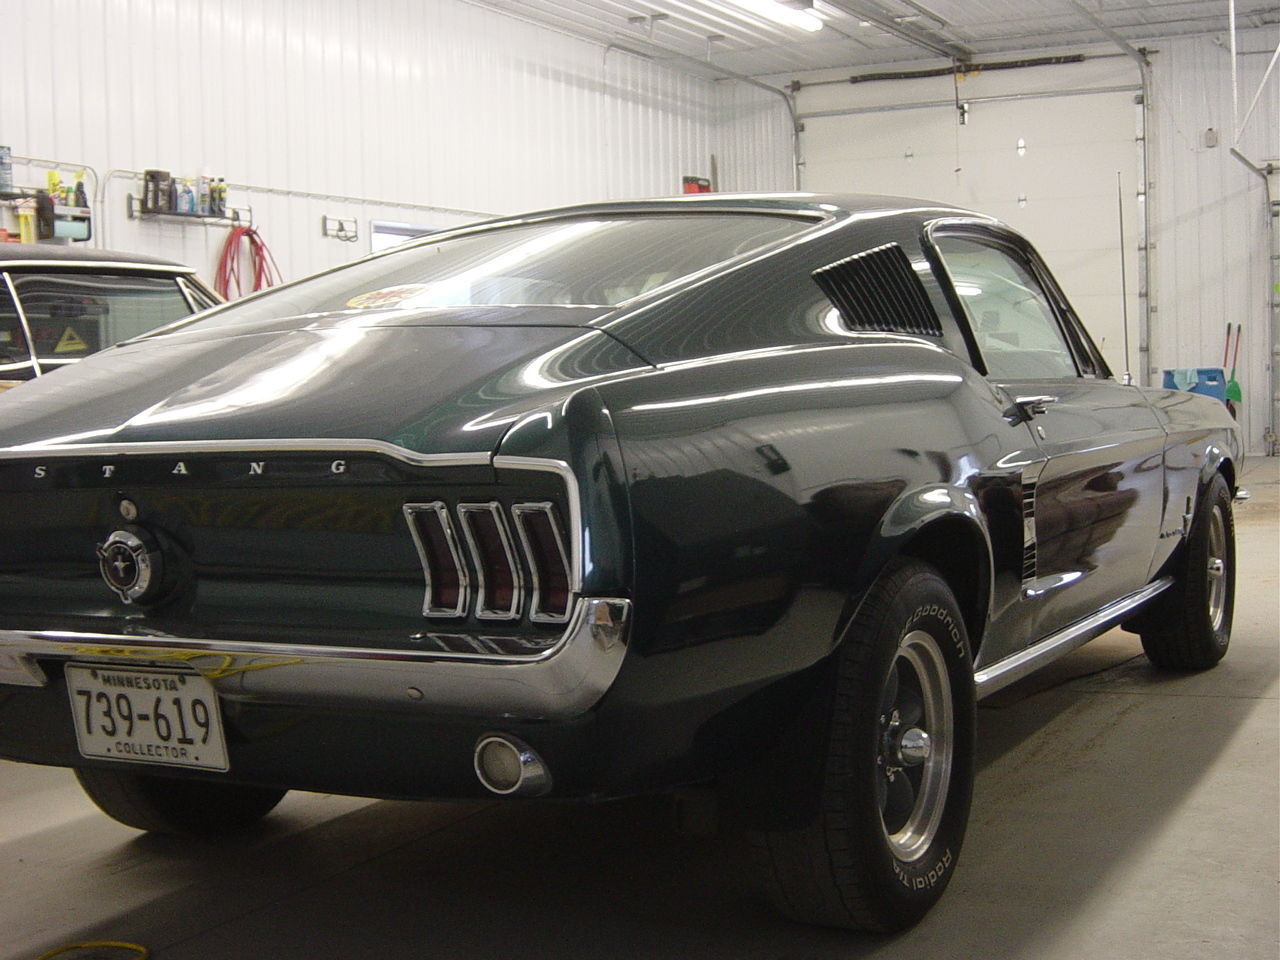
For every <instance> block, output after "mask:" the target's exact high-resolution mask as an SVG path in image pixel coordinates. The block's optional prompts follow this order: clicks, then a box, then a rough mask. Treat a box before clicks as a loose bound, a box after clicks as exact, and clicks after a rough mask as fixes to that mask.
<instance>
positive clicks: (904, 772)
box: [876, 630, 955, 862]
mask: <svg viewBox="0 0 1280 960" xmlns="http://www.w3.org/2000/svg"><path fill="white" fill-rule="evenodd" d="M877 748H878V756H877V759H876V799H877V801H878V802H879V806H880V823H881V827H882V829H883V830H884V834H885V839H886V840H887V841H888V843H889V847H890V849H891V850H892V851H893V854H894V856H896V857H897V858H898V859H899V860H902V861H904V862H910V861H912V860H916V859H918V858H919V857H921V856H922V855H923V854H924V852H925V851H926V850H928V849H929V845H930V844H931V843H932V842H933V839H934V837H935V836H936V835H937V832H938V826H939V824H940V823H941V822H942V816H943V813H944V812H945V810H946V802H947V791H948V788H949V786H950V784H951V764H952V755H953V753H954V748H955V733H954V722H953V710H952V702H951V684H950V682H949V680H948V673H947V663H946V660H945V659H944V657H943V653H942V649H941V648H940V647H939V646H938V641H937V640H936V639H935V638H934V637H933V635H932V634H930V633H927V632H926V631H924V630H912V631H911V632H910V633H908V634H906V635H905V636H904V637H903V638H902V641H901V642H900V643H899V645H898V650H897V654H896V655H895V657H894V660H893V664H892V665H891V667H890V669H889V675H888V677H887V678H886V679H885V684H884V690H883V692H882V694H881V697H880V715H879V742H878V744H877Z"/></svg>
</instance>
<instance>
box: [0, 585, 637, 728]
mask: <svg viewBox="0 0 1280 960" xmlns="http://www.w3.org/2000/svg"><path fill="white" fill-rule="evenodd" d="M630 616H631V601H629V600H622V599H612V598H601V597H584V598H582V599H580V600H579V601H578V603H577V606H576V607H575V609H574V614H573V618H572V619H571V621H570V622H569V625H568V627H567V628H566V629H565V632H564V633H563V635H562V636H561V638H560V640H559V642H558V643H556V644H555V645H554V646H552V647H550V648H549V649H547V650H545V651H541V652H539V653H538V654H536V655H532V656H529V657H506V658H500V657H495V656H492V655H483V654H470V655H467V654H461V653H440V652H427V651H415V650H381V649H370V648H362V647H324V646H317V645H308V644H275V643H259V642H231V641H220V640H201V639H192V638H184V637H164V636H129V635H125V634H105V633H81V632H76V631H70V630H0V654H8V655H11V656H13V657H14V658H15V659H16V660H18V661H25V662H26V663H27V664H30V665H32V666H34V665H35V664H34V661H35V659H36V658H40V659H53V660H72V661H75V662H77V663H119V662H122V661H124V662H129V663H136V664H160V665H173V664H175V663H181V664H182V665H184V666H188V667H190V668H192V669H194V670H196V671H198V672H199V673H201V674H202V675H203V676H205V677H206V678H207V679H209V680H210V681H211V682H212V683H213V684H214V686H215V687H216V688H217V690H218V694H219V696H221V697H225V698H227V699H229V700H258V701H263V702H271V703H300V704H307V703H310V704H325V705H330V706H332V705H335V704H363V705H373V706H379V707H385V708H394V709H404V710H413V711H422V710H428V711H431V710H434V711H437V712H445V713H460V714H471V715H489V716H492V715H506V716H514V717H526V718H549V719H567V718H570V717H576V716H580V715H582V714H583V713H585V712H586V711H587V710H589V709H590V708H591V707H592V706H594V705H595V703H596V702H597V701H598V700H599V699H600V698H601V697H602V696H603V695H604V693H605V692H606V691H607V690H608V689H609V687H610V685H611V684H612V683H613V680H614V678H615V677H616V676H617V674H618V669H619V668H620V667H621V665H622V659H623V656H624V655H625V653H626V642H625V636H626V633H627V630H628V626H629V623H630ZM202 654H204V656H202ZM4 659H7V658H4ZM34 679H35V678H34V677H31V676H30V674H29V673H28V679H27V682H26V683H25V684H24V685H34V684H33V683H32V680H34ZM9 682H12V681H9ZM19 682H21V681H19ZM410 688H413V689H414V690H415V691H416V692H417V694H418V695H417V696H414V695H413V694H410V693H409V692H408V691H409V690H410Z"/></svg>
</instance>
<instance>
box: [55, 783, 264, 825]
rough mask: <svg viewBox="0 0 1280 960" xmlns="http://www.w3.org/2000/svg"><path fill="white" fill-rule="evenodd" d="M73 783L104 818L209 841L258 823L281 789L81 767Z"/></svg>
mask: <svg viewBox="0 0 1280 960" xmlns="http://www.w3.org/2000/svg"><path fill="white" fill-rule="evenodd" d="M76 779H78V780H79V781H80V786H81V787H83V788H84V792H85V793H87V794H88V795H89V799H90V800H92V801H93V802H94V803H96V804H97V805H98V807H99V808H100V809H101V810H102V812H103V813H105V814H107V816H109V817H112V818H114V819H116V820H119V821H120V822H121V823H123V824H125V825H126V826H130V827H134V828H136V829H138V830H148V831H151V832H153V833H168V834H176V835H179V836H187V837H211V836H217V835H220V834H226V833H231V832H234V831H236V830H242V829H244V828H245V827H248V826H250V825H251V824H254V823H257V822H258V821H259V820H261V819H262V818H263V817H265V816H266V815H267V814H268V813H270V812H271V810H272V808H274V807H275V805H276V804H277V803H279V802H280V800H281V798H282V797H284V795H285V791H284V790H275V789H271V788H268V787H251V786H246V785H244V784H239V783H210V782H208V781H204V780H181V779H178V778H177V777H161V776H155V775H153V774H147V773H135V772H133V771H131V770H104V769H99V768H85V769H79V770H76Z"/></svg>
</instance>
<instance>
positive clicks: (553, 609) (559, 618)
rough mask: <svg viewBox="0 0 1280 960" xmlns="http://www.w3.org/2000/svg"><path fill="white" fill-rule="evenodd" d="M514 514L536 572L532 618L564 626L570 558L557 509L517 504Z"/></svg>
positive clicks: (534, 504) (522, 540)
mask: <svg viewBox="0 0 1280 960" xmlns="http://www.w3.org/2000/svg"><path fill="white" fill-rule="evenodd" d="M511 512H512V514H514V516H515V520H516V529H517V530H519V532H520V542H521V543H522V544H523V546H524V552H525V556H526V557H528V559H529V565H530V567H531V569H532V571H533V599H532V600H531V601H530V605H529V618H530V619H532V620H539V621H544V622H551V623H561V622H563V621H565V620H567V619H569V594H570V589H569V557H568V555H567V554H566V552H565V549H564V541H563V540H562V539H561V537H560V528H559V526H558V525H557V523H556V519H555V509H554V507H553V506H552V505H551V504H550V503H517V504H516V505H515V506H513V507H512V508H511Z"/></svg>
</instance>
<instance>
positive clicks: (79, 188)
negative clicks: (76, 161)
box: [75, 170, 89, 207]
mask: <svg viewBox="0 0 1280 960" xmlns="http://www.w3.org/2000/svg"><path fill="white" fill-rule="evenodd" d="M75 205H76V206H77V207H87V206H89V194H88V193H87V192H86V191H85V189H84V171H83V170H81V171H80V172H79V173H77V174H76V192H75Z"/></svg>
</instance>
